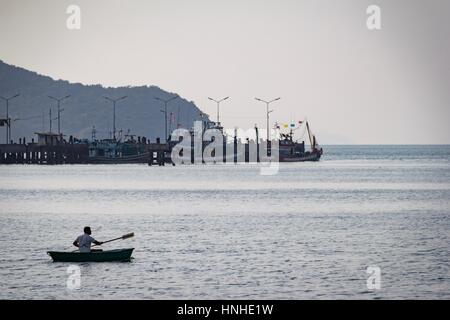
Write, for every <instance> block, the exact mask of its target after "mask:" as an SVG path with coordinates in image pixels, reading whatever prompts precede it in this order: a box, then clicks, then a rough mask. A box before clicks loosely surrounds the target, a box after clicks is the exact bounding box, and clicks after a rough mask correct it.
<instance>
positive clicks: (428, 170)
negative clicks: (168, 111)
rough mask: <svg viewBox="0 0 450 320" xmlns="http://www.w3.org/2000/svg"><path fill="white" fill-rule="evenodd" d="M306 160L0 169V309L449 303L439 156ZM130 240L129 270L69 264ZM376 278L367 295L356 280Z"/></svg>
mask: <svg viewBox="0 0 450 320" xmlns="http://www.w3.org/2000/svg"><path fill="white" fill-rule="evenodd" d="M325 153H326V155H325V156H324V158H323V160H322V161H320V162H319V163H295V164H282V166H281V168H280V172H279V174H277V175H273V176H262V175H260V174H259V168H258V167H257V166H256V165H248V164H247V165H197V166H177V167H172V166H166V167H155V166H154V167H148V166H146V165H95V166H94V165H92V166H91V165H84V166H83V165H68V166H34V165H29V166H27V165H25V166H23V165H17V166H16V165H14V166H0V228H1V229H0V230H1V232H2V237H0V253H1V254H0V286H1V290H0V299H110V298H116V299H131V298H135V299H144V298H145V299H171V298H175V299H177V298H184V299H193V298H199V299H210V298H219V299H229V298H236V299H266V298H273V299H308V298H313V299H350V298H357V299H402V298H412V299H415V298H424V299H431V298H437V299H449V298H450V268H449V257H450V146H327V147H325ZM85 225H90V226H91V227H92V229H93V235H94V236H95V237H96V238H97V239H99V240H106V239H109V238H114V237H117V236H120V235H122V234H125V233H128V232H134V233H135V235H136V236H135V237H134V238H132V239H129V240H124V241H118V242H112V243H110V244H107V245H104V249H112V248H124V247H134V248H136V249H135V252H134V254H133V256H134V260H133V261H132V262H130V263H97V264H95V263H81V264H78V266H79V267H80V270H81V288H80V289H78V290H71V289H68V288H67V286H66V281H67V279H68V276H69V275H68V273H67V268H68V266H69V265H70V264H69V263H53V262H51V260H50V258H49V257H48V256H47V255H46V251H47V250H71V249H72V248H71V243H72V241H73V240H74V239H75V237H76V236H78V235H79V234H80V233H81V230H82V228H83V227H84V226H85ZM369 266H375V267H379V268H380V270H381V288H380V289H379V290H369V289H368V287H367V278H368V277H369V274H367V272H366V270H367V267H369Z"/></svg>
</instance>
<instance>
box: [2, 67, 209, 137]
mask: <svg viewBox="0 0 450 320" xmlns="http://www.w3.org/2000/svg"><path fill="white" fill-rule="evenodd" d="M16 93H20V96H19V97H17V98H16V99H14V100H11V101H10V107H9V113H10V118H11V119H13V120H15V121H12V130H11V131H12V132H11V134H12V138H13V139H14V140H15V141H18V139H19V137H26V138H27V140H29V139H30V138H31V137H34V133H35V132H37V131H48V130H49V126H50V117H49V111H50V109H51V110H52V118H53V119H54V118H56V115H57V107H56V106H57V103H56V101H54V100H51V99H50V98H49V97H48V96H49V95H51V96H54V97H63V96H66V95H71V97H70V98H69V99H66V100H64V101H63V102H62V104H61V108H62V109H64V111H63V112H62V113H61V132H62V133H63V134H65V135H66V136H69V135H73V136H75V137H78V138H90V137H91V134H92V128H93V126H95V128H96V131H97V134H96V136H97V138H108V137H109V136H110V134H111V131H112V127H113V107H112V102H110V101H107V100H106V99H104V98H103V96H109V97H112V98H118V97H121V96H127V98H126V99H124V100H122V101H120V102H118V103H117V106H116V130H117V131H118V132H119V130H122V134H124V135H125V134H126V133H127V132H130V133H131V134H134V135H137V136H145V137H147V138H150V139H151V140H152V141H154V140H155V139H156V137H161V140H162V141H163V140H164V114H163V113H162V112H161V109H163V104H162V103H161V102H160V101H157V100H155V98H154V97H159V98H161V99H169V98H171V97H173V96H174V94H175V93H172V92H167V91H164V90H162V89H160V88H159V87H157V86H139V87H131V86H127V87H118V88H106V87H103V86H101V85H83V84H81V83H70V82H68V81H64V80H54V79H52V78H50V77H48V76H44V75H40V74H37V73H35V72H32V71H28V70H26V69H23V68H19V67H16V66H13V65H9V64H7V63H4V62H3V61H1V60H0V96H6V97H8V96H12V95H14V94H16ZM170 113H172V117H170ZM200 113H201V111H200V109H199V108H198V107H197V106H196V105H195V104H194V103H193V102H192V101H188V100H186V99H184V98H182V97H180V98H178V99H175V100H174V101H171V102H170V103H169V104H168V119H169V120H168V126H171V127H172V129H174V128H175V127H176V125H177V123H179V124H180V125H181V126H182V127H183V128H191V127H192V124H193V121H194V120H196V119H198V118H199V114H200ZM5 114H6V104H5V102H4V101H3V100H0V118H5ZM170 119H172V121H170ZM57 130H58V129H57V121H56V120H53V121H52V131H53V132H57ZM5 132H6V129H5V128H4V127H1V128H0V142H1V143H4V142H3V141H4V140H5Z"/></svg>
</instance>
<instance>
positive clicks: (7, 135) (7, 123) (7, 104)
mask: <svg viewBox="0 0 450 320" xmlns="http://www.w3.org/2000/svg"><path fill="white" fill-rule="evenodd" d="M18 96H20V93H18V94H16V95H14V96H11V97H9V98H5V97H2V96H0V98H2V99H3V100H5V101H6V144H8V143H10V141H9V139H10V138H11V121H10V120H9V100H12V99H14V98H17V97H18Z"/></svg>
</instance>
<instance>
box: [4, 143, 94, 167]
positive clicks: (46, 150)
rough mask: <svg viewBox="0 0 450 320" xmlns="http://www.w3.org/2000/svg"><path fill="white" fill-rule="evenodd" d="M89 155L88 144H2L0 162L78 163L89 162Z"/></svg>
mask: <svg viewBox="0 0 450 320" xmlns="http://www.w3.org/2000/svg"><path fill="white" fill-rule="evenodd" d="M88 156H89V152H88V146H87V145H86V144H70V143H66V144H60V145H54V146H40V145H38V144H36V143H29V144H0V164H76V163H87V162H88Z"/></svg>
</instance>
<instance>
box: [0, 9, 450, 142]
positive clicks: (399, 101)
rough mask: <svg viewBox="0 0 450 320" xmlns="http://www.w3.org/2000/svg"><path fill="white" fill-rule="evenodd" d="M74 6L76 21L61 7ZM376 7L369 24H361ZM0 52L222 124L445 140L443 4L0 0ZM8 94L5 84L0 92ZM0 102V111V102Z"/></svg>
mask: <svg viewBox="0 0 450 320" xmlns="http://www.w3.org/2000/svg"><path fill="white" fill-rule="evenodd" d="M71 4H76V5H78V6H79V7H80V8H81V29H80V30H69V29H67V27H66V19H67V17H68V14H66V8H67V7H68V6H69V5H71ZM371 4H376V5H378V6H380V8H381V23H382V29H381V30H376V31H370V30H368V29H367V27H366V19H367V14H366V8H367V7H368V6H369V5H371ZM0 59H2V60H3V61H5V62H6V63H10V64H14V65H17V66H21V67H24V68H26V69H30V70H33V71H36V72H38V73H41V74H45V75H49V76H51V77H53V78H55V79H65V80H69V81H71V82H81V83H85V84H97V83H100V84H103V85H106V86H123V85H157V86H159V87H161V88H162V89H164V90H167V91H171V92H177V93H179V94H180V95H182V96H183V97H184V98H186V99H188V100H193V101H194V102H195V103H196V104H197V105H198V106H199V107H200V108H201V109H202V110H204V111H205V112H207V113H208V114H210V115H211V117H212V118H215V117H216V106H215V104H213V103H211V102H210V101H209V100H208V99H207V97H208V96H211V97H214V98H221V97H224V96H230V97H231V99H230V100H229V101H226V102H224V103H223V104H222V105H221V120H222V123H223V124H224V126H225V127H231V128H232V127H235V126H239V127H242V128H244V129H245V128H249V127H252V126H253V125H254V124H255V123H258V124H259V125H260V126H263V127H264V126H265V106H264V105H263V104H261V103H258V102H257V101H255V100H254V97H260V98H262V99H271V98H276V97H278V96H281V97H282V100H280V101H278V102H276V103H275V104H273V109H274V110H275V111H274V112H273V113H272V114H271V120H273V121H275V120H278V121H279V122H280V123H284V122H289V121H290V120H291V119H292V120H301V119H303V118H304V117H305V116H306V117H307V118H308V119H309V121H310V123H311V125H312V128H313V130H314V131H315V133H316V134H317V138H318V140H319V142H320V143H322V144H326V143H425V144H427V143H450V129H449V124H448V122H449V119H450V62H449V59H450V1H448V0H442V1H438V0H431V1H424V0H423V1H415V0H414V1H412V0H404V1H400V0H371V1H366V0H345V1H337V0H309V1H303V0H220V1H219V0H189V1H186V0H161V1H156V0H145V1H144V0H143V1H137V0H134V1H133V0H127V1H100V0H95V1H92V0H86V1H81V0H70V1H65V0H54V1H44V0H29V1H22V0H8V1H6V0H0ZM0 94H8V93H0ZM3 110H4V106H3V104H0V112H2V113H3V112H4V111H3Z"/></svg>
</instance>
